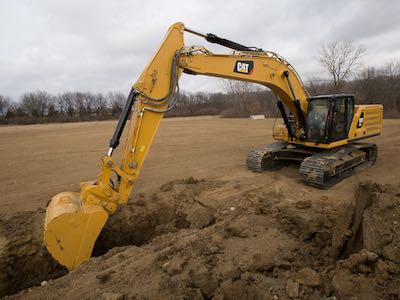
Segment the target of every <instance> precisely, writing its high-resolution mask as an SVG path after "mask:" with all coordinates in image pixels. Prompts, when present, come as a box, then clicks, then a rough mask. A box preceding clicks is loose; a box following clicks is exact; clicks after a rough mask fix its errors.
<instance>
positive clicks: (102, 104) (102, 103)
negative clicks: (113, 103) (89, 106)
mask: <svg viewBox="0 0 400 300" xmlns="http://www.w3.org/2000/svg"><path fill="white" fill-rule="evenodd" d="M93 105H94V110H95V112H96V114H97V115H98V116H104V115H106V113H107V99H106V98H105V97H104V95H103V94H100V93H99V94H97V95H94V97H93Z"/></svg>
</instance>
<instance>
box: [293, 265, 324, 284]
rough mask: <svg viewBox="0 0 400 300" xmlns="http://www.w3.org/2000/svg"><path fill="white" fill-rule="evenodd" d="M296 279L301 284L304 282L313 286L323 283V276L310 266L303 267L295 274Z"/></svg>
mask: <svg viewBox="0 0 400 300" xmlns="http://www.w3.org/2000/svg"><path fill="white" fill-rule="evenodd" d="M294 279H295V280H296V281H297V282H298V283H300V284H304V285H308V286H312V287H314V286H320V285H321V278H320V277H319V275H318V273H317V272H315V271H314V270H313V269H310V268H303V269H301V270H300V271H299V272H297V274H296V275H295V276H294Z"/></svg>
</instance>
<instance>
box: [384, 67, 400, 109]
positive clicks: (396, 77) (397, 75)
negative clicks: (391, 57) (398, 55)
mask: <svg viewBox="0 0 400 300" xmlns="http://www.w3.org/2000/svg"><path fill="white" fill-rule="evenodd" d="M383 74H384V77H385V79H386V80H385V81H386V83H387V88H386V90H387V91H388V92H389V95H388V97H389V101H390V102H391V105H392V108H393V110H394V111H395V112H397V111H398V103H400V62H398V61H390V62H388V63H387V64H386V66H385V68H384V70H383Z"/></svg>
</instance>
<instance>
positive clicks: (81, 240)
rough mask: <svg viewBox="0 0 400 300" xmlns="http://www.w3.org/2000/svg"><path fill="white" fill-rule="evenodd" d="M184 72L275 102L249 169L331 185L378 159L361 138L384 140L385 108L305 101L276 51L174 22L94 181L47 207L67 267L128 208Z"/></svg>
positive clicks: (48, 241) (57, 251)
mask: <svg viewBox="0 0 400 300" xmlns="http://www.w3.org/2000/svg"><path fill="white" fill-rule="evenodd" d="M184 32H187V33H190V34H194V35H197V36H200V37H202V38H205V40H206V41H208V42H210V43H215V44H219V45H221V46H225V47H227V48H230V49H231V50H232V52H231V53H230V54H214V53H212V52H211V51H209V50H207V49H206V48H205V47H203V46H185V45H184ZM182 73H186V74H191V75H207V76H214V77H221V78H226V79H231V80H242V81H247V82H252V83H257V84H261V85H263V86H266V87H267V88H269V89H270V90H272V92H273V93H274V94H275V95H276V98H277V107H278V109H279V112H280V114H281V116H282V119H283V122H282V125H277V126H274V129H273V137H274V139H276V140H277V142H275V143H273V144H271V145H267V146H264V147H260V148H257V149H253V150H251V151H250V152H249V153H248V155H247V159H246V163H247V167H248V168H249V169H250V170H252V171H255V172H262V171H264V170H267V169H273V168H275V167H276V165H277V164H278V163H280V162H282V161H298V162H300V169H299V175H300V176H299V177H300V179H301V180H302V181H303V182H305V183H306V184H310V185H313V186H317V187H329V186H332V185H333V184H335V183H336V182H338V181H340V180H341V179H343V178H344V177H347V176H349V175H351V174H353V173H355V172H356V171H359V170H362V169H365V168H367V167H369V166H371V165H373V164H374V163H375V161H376V158H377V146H376V145H375V144H371V143H360V142H359V140H362V139H365V138H370V137H373V136H377V135H379V134H380V133H381V130H382V116H383V107H382V105H379V104H370V105H355V103H354V97H353V96H352V95H347V94H339V95H323V96H315V97H311V96H310V95H309V94H308V93H307V91H306V89H305V87H304V85H303V83H302V81H301V79H300V77H299V75H298V74H297V73H296V71H295V69H294V68H293V67H292V66H291V65H290V64H289V63H288V62H287V61H286V60H285V59H284V58H283V57H281V56H280V55H278V54H277V53H274V52H271V51H265V50H263V49H260V48H256V47H247V46H244V45H242V44H239V43H236V42H233V41H231V40H228V39H224V38H221V37H218V36H216V35H214V34H211V33H209V34H203V33H200V32H197V31H195V30H192V29H190V28H188V27H185V26H184V24H183V23H175V24H173V25H172V26H171V27H170V28H169V29H168V32H167V34H166V36H165V38H164V40H163V41H162V43H161V46H160V47H159V49H158V50H157V52H156V54H155V55H154V56H153V58H152V59H151V61H150V62H149V64H148V65H147V66H146V67H145V69H144V70H143V72H142V73H141V75H140V77H139V79H138V80H137V81H136V83H135V84H134V85H133V87H132V89H131V91H130V93H129V96H128V98H127V101H126V104H125V106H124V108H123V110H122V112H121V116H120V118H119V121H118V124H117V126H116V128H115V132H114V134H113V136H112V138H111V140H110V143H109V150H108V152H107V154H106V155H104V156H103V158H102V169H101V172H100V173H99V175H98V178H97V180H96V181H91V182H82V183H81V190H80V192H62V193H59V194H57V195H55V196H54V197H53V198H52V199H51V201H50V202H49V204H48V207H47V209H46V219H45V226H44V243H45V245H46V246H47V249H48V251H49V252H50V253H51V254H52V256H53V257H54V259H55V260H57V261H58V262H59V263H60V264H61V265H64V266H66V267H67V268H68V269H69V270H74V269H75V268H76V267H78V266H79V265H80V264H81V263H83V262H84V261H86V260H88V259H89V258H90V257H91V254H92V250H93V246H94V243H95V241H96V239H97V237H98V236H99V234H100V232H101V230H102V229H103V227H104V225H105V223H106V221H107V219H108V217H109V215H111V214H113V213H115V212H116V210H117V208H118V207H119V206H122V205H124V204H126V203H127V202H128V199H129V196H130V194H131V192H132V189H133V186H134V183H135V181H136V180H137V178H138V176H139V173H140V170H141V168H142V167H143V163H144V160H145V158H146V155H147V153H148V151H149V149H150V146H151V144H152V141H153V138H154V135H155V134H156V131H157V129H158V127H159V125H160V122H161V119H162V118H163V116H164V114H165V113H166V112H168V111H169V110H171V109H173V108H174V106H175V105H176V103H177V102H178V101H179V85H178V80H179V78H180V76H181V75H182ZM129 116H131V117H130V123H129V131H128V134H127V138H126V142H125V146H124V149H123V153H122V159H121V161H120V162H118V163H117V162H116V161H114V159H113V152H114V150H115V149H116V148H117V147H118V145H119V142H120V138H121V135H122V132H123V130H124V127H125V125H126V122H127V120H128V118H129Z"/></svg>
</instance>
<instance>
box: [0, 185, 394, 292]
mask: <svg viewBox="0 0 400 300" xmlns="http://www.w3.org/2000/svg"><path fill="white" fill-rule="evenodd" d="M249 184H251V182H250V181H249V180H248V179H247V180H246V179H244V180H241V181H235V182H228V181H215V180H195V179H193V178H188V179H187V180H180V181H172V182H169V183H167V184H164V185H163V186H161V188H160V189H158V190H156V191H154V192H152V193H148V194H140V195H137V196H136V197H134V199H133V201H132V202H131V204H129V205H128V206H127V207H125V208H124V209H121V210H120V211H119V212H118V213H117V214H115V215H114V216H112V217H111V218H110V221H109V222H108V224H107V226H106V228H105V230H104V232H103V233H102V235H101V238H100V239H99V240H98V243H97V244H96V250H95V252H97V254H102V253H104V252H106V251H108V250H109V251H108V252H107V253H106V254H104V255H102V256H99V257H95V258H92V259H91V260H90V261H88V262H87V263H84V264H83V265H81V266H80V267H79V268H78V269H76V270H75V271H73V272H71V273H70V274H68V275H65V276H63V277H61V278H59V279H56V280H51V278H53V277H57V276H60V275H62V272H63V270H62V269H61V268H60V267H59V266H57V264H56V263H55V262H54V261H53V260H52V259H51V258H50V257H49V256H48V255H47V253H46V252H45V251H44V249H43V248H42V246H41V245H40V240H41V235H42V233H41V230H39V229H41V228H39V227H38V228H37V230H35V229H34V227H36V226H38V225H41V224H40V223H41V222H42V219H43V213H42V212H41V211H38V212H35V213H30V214H29V213H17V214H15V215H13V216H12V217H10V218H9V219H7V220H6V221H8V222H5V223H7V224H8V227H7V230H8V231H7V230H6V231H4V230H3V231H2V232H1V237H2V240H3V249H7V252H4V250H3V252H1V259H3V261H2V263H1V266H4V265H7V264H8V266H13V268H6V269H5V270H4V269H3V270H1V271H2V273H1V274H7V275H8V276H3V277H4V278H3V279H2V282H5V283H6V287H7V283H10V284H9V285H8V286H9V288H10V289H9V290H8V291H7V290H6V293H8V292H10V291H11V292H12V291H14V290H13V288H17V289H21V288H25V287H27V286H28V285H29V284H35V285H40V282H41V281H42V280H47V284H46V286H44V287H42V286H39V287H34V288H30V289H28V290H25V291H22V292H21V293H19V294H17V295H15V296H14V297H12V298H23V299H53V298H54V299H55V298H58V299H60V298H61V299H78V298H84V299H102V298H104V299H156V298H157V299H160V298H161V299H176V298H182V299H211V298H212V299H290V298H300V299H322V298H324V297H326V298H327V297H333V296H336V297H337V298H338V299H348V298H349V297H358V298H354V299H379V298H381V299H391V298H392V299H396V297H399V296H400V281H399V273H400V252H399V247H400V231H399V228H398V227H399V226H398V223H397V222H398V221H397V220H398V216H399V214H400V194H399V192H400V186H396V185H378V184H375V183H372V182H366V183H362V184H361V185H360V187H359V189H358V190H357V192H356V195H354V197H353V201H350V202H349V203H347V204H346V205H342V204H339V203H337V205H331V203H330V202H329V201H327V199H325V198H322V199H319V200H318V201H312V200H310V199H309V197H308V196H309V195H304V196H305V197H303V198H302V199H299V198H298V197H294V195H290V196H288V195H286V194H285V193H284V192H283V191H282V190H281V189H280V188H279V186H264V187H261V188H257V189H248V188H246V187H247V186H248V185H249ZM233 191H235V192H233ZM21 224H25V225H28V227H31V228H32V230H30V229H29V230H26V228H25V229H24V230H23V233H21V231H20V228H21V227H25V226H21ZM32 224H35V226H33V225H32ZM18 225H19V226H18ZM3 226H4V224H3ZM3 228H4V227H3ZM27 231H29V236H30V240H29V239H28V238H27V239H20V238H19V239H18V245H20V246H19V247H15V244H13V243H15V241H14V240H12V239H11V240H9V239H8V238H9V237H12V236H14V237H21V236H26V232H27ZM4 245H5V246H4ZM10 245H11V246H13V247H10ZM28 245H30V246H31V245H33V247H27V246H28ZM21 249H26V250H21ZM110 249H111V250H110ZM11 260H12V261H11ZM4 262H5V263H4ZM13 269H17V270H18V271H19V274H20V275H18V274H14V273H13V271H12V270H13ZM21 274H23V275H22V277H21ZM38 274H39V275H38ZM28 283H29V284H28ZM332 299H333V298H332Z"/></svg>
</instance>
